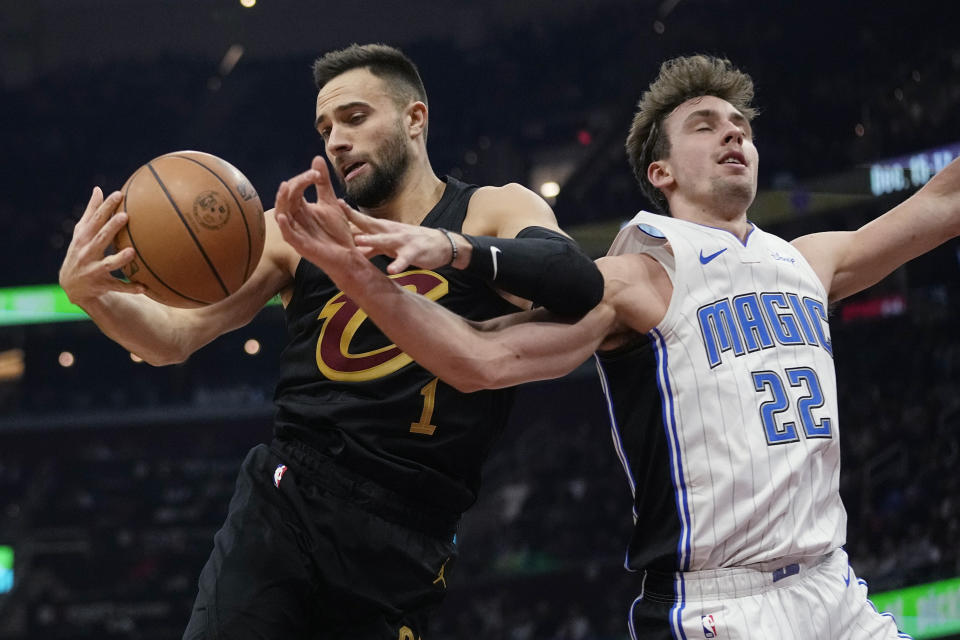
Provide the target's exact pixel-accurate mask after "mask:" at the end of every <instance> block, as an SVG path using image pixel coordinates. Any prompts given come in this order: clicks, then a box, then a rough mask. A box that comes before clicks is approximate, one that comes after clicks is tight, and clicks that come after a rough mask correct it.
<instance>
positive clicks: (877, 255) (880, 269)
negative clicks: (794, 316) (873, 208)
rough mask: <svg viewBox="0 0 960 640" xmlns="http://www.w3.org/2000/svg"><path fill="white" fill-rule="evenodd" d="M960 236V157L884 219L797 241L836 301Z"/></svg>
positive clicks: (884, 215)
mask: <svg viewBox="0 0 960 640" xmlns="http://www.w3.org/2000/svg"><path fill="white" fill-rule="evenodd" d="M957 235H960V158H958V159H956V160H954V161H953V162H951V163H950V164H949V165H947V166H946V167H945V168H944V169H943V170H941V171H940V173H938V174H937V175H935V176H934V177H933V178H932V179H931V180H930V182H928V183H927V184H926V185H924V186H923V187H922V188H921V189H920V190H919V191H917V192H916V193H915V194H913V195H912V196H910V197H909V198H907V200H905V201H904V202H902V203H901V204H899V205H898V206H896V207H894V208H893V209H891V210H890V211H888V212H887V213H885V214H883V215H882V216H880V217H879V218H876V219H875V220H872V221H870V222H869V223H867V224H865V225H864V226H862V227H860V228H859V229H857V230H856V231H835V232H826V233H814V234H810V235H807V236H802V237H800V238H797V239H796V240H794V241H793V244H794V245H795V246H796V247H797V249H799V250H800V252H801V253H802V254H803V255H804V257H805V258H806V259H807V261H808V262H809V263H810V264H811V266H813V268H814V270H815V271H816V272H817V275H818V276H819V277H820V280H821V281H822V282H823V284H824V287H825V288H826V290H827V293H828V295H829V297H830V301H831V302H832V301H836V300H840V299H843V298H845V297H847V296H850V295H853V294H854V293H857V292H858V291H862V290H863V289H866V288H867V287H869V286H872V285H874V284H876V283H877V282H879V281H880V280H882V279H883V278H885V277H886V276H887V275H889V274H890V273H891V272H893V271H894V270H895V269H896V268H898V267H900V266H901V265H903V264H904V263H906V262H908V261H909V260H912V259H913V258H916V257H917V256H919V255H922V254H924V253H926V252H927V251H930V250H931V249H933V248H934V247H936V246H938V245H940V244H942V243H944V242H946V241H947V240H949V239H950V238H953V237H955V236H957Z"/></svg>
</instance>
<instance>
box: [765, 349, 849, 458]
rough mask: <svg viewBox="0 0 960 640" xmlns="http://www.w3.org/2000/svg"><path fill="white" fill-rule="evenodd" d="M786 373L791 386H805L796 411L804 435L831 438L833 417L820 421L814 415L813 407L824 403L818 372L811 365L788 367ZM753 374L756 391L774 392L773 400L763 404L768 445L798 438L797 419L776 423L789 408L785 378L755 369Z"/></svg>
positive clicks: (816, 407) (772, 372)
mask: <svg viewBox="0 0 960 640" xmlns="http://www.w3.org/2000/svg"><path fill="white" fill-rule="evenodd" d="M785 373H786V374H787V376H786V377H787V382H788V383H789V384H790V386H791V387H794V388H802V387H803V386H804V385H806V389H807V394H806V395H804V396H801V397H800V398H799V399H798V400H797V414H798V415H799V417H800V425H801V427H802V428H803V435H804V436H805V437H806V438H832V437H833V431H832V429H831V427H832V426H833V423H832V421H831V420H830V418H823V419H822V420H819V421H817V420H816V419H814V417H813V410H814V409H818V408H820V407H822V406H823V402H824V399H823V391H822V390H821V389H820V379H819V378H818V377H817V373H816V372H815V371H814V370H813V369H811V368H809V367H796V368H793V369H787V370H786V371H785ZM752 375H753V387H754V389H756V390H757V392H762V391H765V390H766V391H769V392H770V393H771V394H772V395H773V399H772V400H767V401H766V402H763V403H761V404H760V419H761V420H762V421H763V428H764V431H765V432H766V436H767V444H770V445H774V444H785V443H787V442H796V441H797V440H799V439H800V436H799V435H797V425H796V422H793V421H789V422H784V423H783V424H782V425H779V426H778V425H777V414H780V413H783V412H784V411H787V409H789V408H790V400H789V398H788V397H787V392H786V388H785V387H784V384H783V378H782V377H781V376H780V375H779V374H778V373H776V372H774V371H754V372H753V374H752Z"/></svg>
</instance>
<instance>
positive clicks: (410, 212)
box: [361, 162, 445, 225]
mask: <svg viewBox="0 0 960 640" xmlns="http://www.w3.org/2000/svg"><path fill="white" fill-rule="evenodd" d="M444 188H445V185H444V183H443V181H442V180H440V178H438V177H437V175H436V174H435V173H434V172H433V168H432V167H431V166H430V163H429V162H422V163H421V162H417V163H414V164H412V165H411V166H410V170H409V171H407V173H406V175H405V176H404V177H403V180H402V181H401V183H400V185H399V186H398V187H397V192H396V194H394V196H393V197H392V198H390V199H389V200H387V201H386V202H384V203H383V204H381V205H380V206H378V207H371V208H361V211H362V212H363V213H366V214H367V215H371V216H374V217H376V218H386V219H388V220H395V221H397V222H404V223H406V224H415V225H418V224H420V223H421V222H422V221H423V219H424V218H425V217H426V216H427V214H428V213H429V212H430V210H431V209H433V207H434V206H435V205H436V204H437V203H438V202H440V198H441V197H442V196H443V190H444Z"/></svg>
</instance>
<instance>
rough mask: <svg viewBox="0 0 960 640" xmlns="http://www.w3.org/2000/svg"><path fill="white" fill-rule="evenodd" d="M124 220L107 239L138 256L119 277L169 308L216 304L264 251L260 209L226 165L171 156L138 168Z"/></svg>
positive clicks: (246, 184) (189, 154) (204, 157)
mask: <svg viewBox="0 0 960 640" xmlns="http://www.w3.org/2000/svg"><path fill="white" fill-rule="evenodd" d="M122 194H123V201H122V203H121V205H120V207H119V210H122V211H126V212H127V215H128V216H129V220H128V222H127V225H126V226H125V227H124V228H123V229H121V230H120V232H119V233H118V234H117V236H116V238H115V239H114V245H115V247H116V249H117V251H119V250H121V249H124V248H126V247H133V248H134V250H135V251H136V253H137V255H136V257H135V258H134V259H133V261H132V262H130V263H129V264H128V265H127V266H125V267H124V268H123V275H124V276H126V277H127V278H128V279H129V280H131V281H134V282H139V283H140V284H143V285H144V286H146V288H147V295H148V296H150V297H151V298H153V299H154V300H157V301H158V302H162V303H164V304H167V305H170V306H174V307H201V306H204V305H208V304H211V303H214V302H218V301H220V300H223V299H224V298H226V297H227V296H229V295H230V294H231V293H233V292H235V291H236V290H237V289H239V288H240V286H241V285H242V284H243V283H244V282H246V280H247V278H249V277H250V274H251V273H253V270H254V269H255V268H256V266H257V263H258V262H259V261H260V256H261V254H262V253H263V242H264V237H265V233H266V228H265V225H264V219H263V205H262V204H261V203H260V197H259V196H257V192H256V191H255V190H254V189H253V186H252V185H251V184H250V181H249V180H247V178H246V177H245V176H244V175H243V174H242V173H240V171H239V170H238V169H237V168H236V167H234V166H233V165H231V164H230V163H228V162H226V161H224V160H222V159H220V158H218V157H217V156H214V155H210V154H209V153H201V152H199V151H176V152H174V153H168V154H165V155H162V156H160V157H158V158H154V159H153V160H151V161H150V162H148V163H147V164H145V165H143V166H142V167H140V168H139V169H137V170H136V171H135V172H134V173H133V175H132V176H130V178H129V179H128V180H127V182H126V184H124V185H123V189H122Z"/></svg>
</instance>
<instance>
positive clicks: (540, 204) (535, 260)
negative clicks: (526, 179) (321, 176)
mask: <svg viewBox="0 0 960 640" xmlns="http://www.w3.org/2000/svg"><path fill="white" fill-rule="evenodd" d="M318 163H323V160H322V159H319V158H318V159H315V160H314V164H313V166H314V168H317V167H318V166H319V164H318ZM351 221H352V222H353V223H354V224H355V225H356V227H357V228H358V229H359V230H360V231H361V232H362V233H360V234H359V235H357V236H356V238H355V241H356V243H357V244H358V245H359V246H360V247H361V248H363V249H364V250H365V251H367V252H368V253H367V255H372V254H374V253H380V254H383V255H387V256H389V257H391V258H394V260H393V262H392V263H391V264H390V265H389V266H388V267H387V271H388V272H389V273H400V272H401V271H403V270H404V269H406V268H407V267H408V266H410V265H416V266H418V267H421V268H424V269H436V268H438V267H443V266H447V265H450V266H453V267H454V268H456V269H461V270H463V271H467V272H469V273H472V274H474V275H477V276H479V277H481V278H483V279H485V280H488V281H489V282H490V283H491V284H492V285H493V286H494V287H496V288H497V289H499V290H500V291H502V292H505V293H508V294H511V295H513V296H516V297H519V298H522V299H523V300H528V301H531V302H533V303H534V304H537V305H541V306H543V307H546V308H547V309H549V310H551V311H553V312H555V313H558V314H561V315H571V316H579V315H583V314H584V313H586V312H587V311H589V310H590V309H592V308H593V307H594V306H595V305H596V304H597V303H598V302H599V301H600V298H601V297H602V296H603V278H602V277H601V275H600V272H599V271H598V270H597V268H596V266H595V265H594V264H593V261H592V260H591V259H590V257H589V256H588V255H587V254H586V253H584V252H583V250H582V249H581V248H580V247H579V245H577V243H576V242H575V241H574V240H573V239H571V238H570V237H569V236H568V235H566V234H565V233H564V232H563V231H561V230H560V227H558V226H557V220H556V218H555V217H554V215H553V211H552V210H551V209H550V207H549V205H547V203H546V202H544V201H543V199H542V198H540V197H539V196H538V195H536V194H535V193H533V192H532V191H530V190H529V189H527V188H526V187H523V186H521V185H519V184H508V185H505V186H503V187H481V188H479V189H477V191H476V192H475V193H474V194H473V197H472V198H471V200H470V205H469V208H468V210H467V216H466V219H465V220H464V223H463V229H462V232H460V233H455V232H452V231H448V232H444V231H441V230H439V229H431V228H428V227H421V226H418V225H409V224H403V223H400V222H395V221H392V220H383V219H378V218H373V217H370V216H366V215H363V214H361V213H358V212H353V215H352V217H351Z"/></svg>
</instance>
